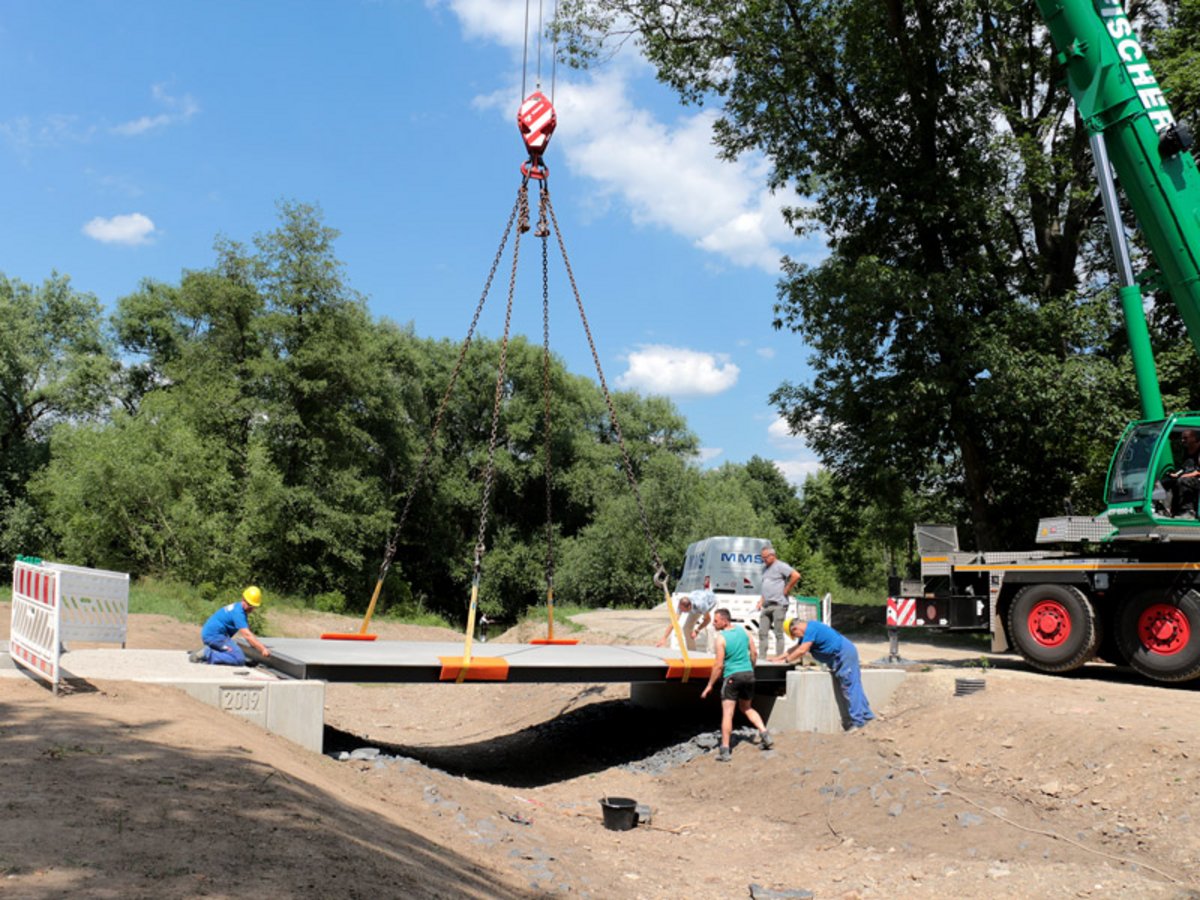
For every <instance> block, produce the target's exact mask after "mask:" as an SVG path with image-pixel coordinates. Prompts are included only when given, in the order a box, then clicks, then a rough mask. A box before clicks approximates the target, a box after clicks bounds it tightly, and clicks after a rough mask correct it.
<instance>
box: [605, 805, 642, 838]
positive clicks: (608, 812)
mask: <svg viewBox="0 0 1200 900" xmlns="http://www.w3.org/2000/svg"><path fill="white" fill-rule="evenodd" d="M600 809H601V811H602V812H603V813H604V827H605V828H607V829H608V830H609V831H628V830H629V829H631V828H632V827H633V826H634V825H636V824H637V801H636V800H631V799H629V798H628V797H605V798H603V799H602V800H601V801H600Z"/></svg>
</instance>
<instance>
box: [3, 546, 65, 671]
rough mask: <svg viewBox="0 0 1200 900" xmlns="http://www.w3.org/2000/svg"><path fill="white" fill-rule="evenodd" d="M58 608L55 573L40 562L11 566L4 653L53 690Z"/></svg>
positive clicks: (57, 639)
mask: <svg viewBox="0 0 1200 900" xmlns="http://www.w3.org/2000/svg"><path fill="white" fill-rule="evenodd" d="M60 608H61V606H60V602H59V580H58V573H57V572H55V571H53V570H52V569H50V568H48V567H47V566H45V565H44V564H41V563H38V564H34V563H30V562H25V561H24V560H18V561H17V562H16V563H14V565H13V590H12V619H11V623H10V630H9V638H8V653H9V656H11V657H12V658H13V661H14V662H16V663H17V664H18V665H21V666H24V667H25V668H27V669H29V670H30V671H32V672H34V673H36V674H37V675H40V676H41V677H42V678H45V679H46V680H48V681H49V682H50V683H51V684H52V685H54V687H55V689H56V690H57V688H58V676H59V669H58V656H59V648H60V647H61V644H60V642H59V623H60V621H61V616H60V615H59V611H60Z"/></svg>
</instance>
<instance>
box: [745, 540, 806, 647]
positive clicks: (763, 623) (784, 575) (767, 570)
mask: <svg viewBox="0 0 1200 900" xmlns="http://www.w3.org/2000/svg"><path fill="white" fill-rule="evenodd" d="M762 558H763V573H762V596H761V597H759V598H758V606H757V607H756V609H758V610H760V612H759V615H758V657H759V659H766V657H767V635H768V634H769V633H770V632H771V631H774V632H775V646H776V648H777V649H778V650H779V651H780V652H782V650H783V620H784V619H785V618H787V608H788V594H790V593H791V592H792V589H793V588H795V587H796V582H798V581H799V580H800V573H799V572H797V571H796V570H795V569H793V568H792V567H791V566H789V565H788V564H787V563H785V562H784V561H783V560H782V559H780V558H779V557H778V556H776V555H775V548H774V547H772V546H771V545H770V544H767V546H765V547H763V548H762Z"/></svg>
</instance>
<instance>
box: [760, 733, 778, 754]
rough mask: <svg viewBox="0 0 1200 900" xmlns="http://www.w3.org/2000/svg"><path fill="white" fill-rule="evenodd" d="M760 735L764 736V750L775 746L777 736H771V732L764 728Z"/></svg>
mask: <svg viewBox="0 0 1200 900" xmlns="http://www.w3.org/2000/svg"><path fill="white" fill-rule="evenodd" d="M759 735H760V736H761V738H762V748H763V749H764V750H770V749H771V748H772V747H774V746H775V738H773V737H771V732H769V731H767V729H765V728H764V729H763V730H762V731H760V732H759Z"/></svg>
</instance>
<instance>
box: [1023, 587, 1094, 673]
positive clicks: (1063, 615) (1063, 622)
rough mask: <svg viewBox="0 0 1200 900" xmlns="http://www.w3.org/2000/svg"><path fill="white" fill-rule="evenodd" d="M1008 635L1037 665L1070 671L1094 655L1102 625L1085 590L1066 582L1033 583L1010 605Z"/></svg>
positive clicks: (1029, 659) (1028, 659)
mask: <svg viewBox="0 0 1200 900" xmlns="http://www.w3.org/2000/svg"><path fill="white" fill-rule="evenodd" d="M1008 636H1009V640H1010V641H1011V643H1012V644H1013V645H1014V646H1015V647H1016V648H1017V650H1018V651H1019V652H1020V654H1021V655H1022V656H1023V657H1025V659H1026V660H1027V661H1028V662H1029V664H1030V665H1031V666H1033V667H1034V668H1035V669H1041V670H1042V671H1043V672H1069V671H1071V670H1072V669H1078V668H1079V667H1080V666H1082V665H1083V664H1084V663H1085V662H1087V661H1088V660H1089V659H1091V658H1092V657H1093V656H1095V654H1096V647H1097V646H1098V645H1099V642H1100V628H1099V625H1098V623H1097V620H1096V610H1095V609H1094V608H1093V607H1092V604H1091V601H1090V600H1088V598H1087V595H1086V594H1084V593H1083V591H1081V590H1079V589H1078V588H1073V587H1071V586H1070V585H1065V584H1031V585H1029V586H1028V587H1025V588H1022V589H1021V591H1020V592H1019V593H1018V594H1017V595H1016V597H1014V598H1013V602H1012V605H1011V606H1009V608H1008Z"/></svg>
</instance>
